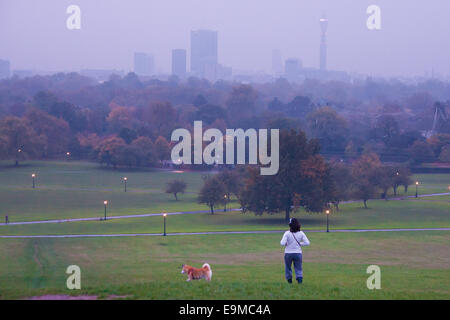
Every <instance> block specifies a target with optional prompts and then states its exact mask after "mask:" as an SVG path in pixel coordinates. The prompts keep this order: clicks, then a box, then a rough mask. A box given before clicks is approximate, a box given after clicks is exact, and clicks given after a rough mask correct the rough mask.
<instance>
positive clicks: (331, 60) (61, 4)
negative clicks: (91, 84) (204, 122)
mask: <svg viewBox="0 0 450 320" xmlns="http://www.w3.org/2000/svg"><path fill="white" fill-rule="evenodd" d="M377 2H378V3H377V4H378V5H379V6H380V7H381V10H382V11H381V12H382V21H383V27H382V29H381V30H378V31H370V30H368V29H367V27H366V20H367V18H368V15H367V13H366V9H367V6H368V5H370V4H372V2H371V1H366V0H362V1H360V2H358V3H357V4H355V3H354V2H351V1H349V0H342V1H339V3H337V2H336V1H330V0H322V1H317V2H311V1H293V0H286V2H285V3H284V4H283V6H277V5H276V4H274V3H273V2H269V1H259V2H258V3H257V4H258V5H257V6H256V7H255V5H256V2H255V1H249V2H245V3H240V2H239V3H238V1H234V0H231V1H227V2H223V1H215V2H207V1H205V0H193V1H192V2H189V3H184V2H182V1H175V2H174V3H171V4H166V3H164V2H161V1H138V0H134V1H132V2H131V3H130V2H129V3H125V2H123V1H117V0H115V1H107V2H106V1H103V0H99V1H96V2H95V3H94V2H89V1H86V0H79V1H78V2H77V4H78V5H79V6H80V8H81V10H82V24H81V29H80V30H67V28H66V25H65V22H66V19H67V17H68V15H67V14H66V8H67V6H68V5H69V4H71V3H70V1H66V0H63V1H54V0H42V1H39V3H32V2H31V3H30V2H29V1H24V0H17V1H14V2H12V1H9V2H7V1H0V43H2V46H0V59H3V60H9V61H10V62H11V69H12V70H14V69H15V70H18V69H19V70H38V71H40V70H48V71H78V70H83V69H115V70H124V71H125V72H127V71H132V70H133V57H132V56H133V53H134V52H151V53H153V55H154V58H155V64H156V65H157V69H156V70H155V72H156V73H165V74H169V73H170V72H171V50H172V49H174V48H183V49H185V50H186V51H187V53H188V54H189V52H190V37H189V33H190V32H191V31H192V30H199V29H209V30H216V31H217V32H218V33H219V34H220V45H219V48H218V59H219V62H220V63H222V64H224V65H226V66H230V67H233V70H237V71H238V72H242V71H247V72H255V73H257V72H265V73H267V74H270V73H271V72H272V70H271V69H272V63H271V60H272V51H273V50H279V51H280V52H281V54H282V55H283V57H284V60H283V61H285V60H286V59H287V58H297V59H299V60H302V62H303V65H304V66H305V67H308V68H317V69H318V68H319V67H320V65H319V61H318V57H319V55H320V53H319V51H320V33H321V30H320V25H319V23H318V22H317V21H318V19H320V17H321V16H322V14H323V13H324V12H325V13H326V16H327V19H328V20H329V21H330V25H329V30H328V42H327V51H328V57H327V66H328V69H329V70H342V71H346V72H350V73H361V74H367V75H381V76H388V77H389V76H397V75H398V76H405V77H411V76H422V75H424V74H425V73H426V72H428V73H431V71H432V70H434V71H435V73H436V74H441V75H445V76H448V75H450V61H449V60H448V59H447V57H448V55H449V54H450V47H449V46H448V45H447V44H446V42H445V41H444V42H443V41H442V39H445V33H446V30H448V29H449V26H450V21H449V20H448V19H447V18H446V16H445V12H446V9H450V4H435V3H432V4H429V5H427V6H426V7H423V6H422V5H421V0H417V1H415V2H414V3H411V1H406V0H399V1H397V2H396V3H395V4H394V3H391V1H386V0H379V1H377ZM174 8H176V10H174ZM199 9H201V10H199ZM178 12H180V13H189V14H180V13H178ZM431 17H432V19H431ZM425 22H426V23H425ZM8 30H14V33H12V32H8ZM162 30H164V32H162ZM28 52H33V59H30V58H29V57H27V53H28ZM189 64H190V58H189V57H187V69H188V70H189V69H190V67H189Z"/></svg>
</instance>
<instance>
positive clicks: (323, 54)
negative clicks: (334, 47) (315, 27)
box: [319, 15, 328, 70]
mask: <svg viewBox="0 0 450 320" xmlns="http://www.w3.org/2000/svg"><path fill="white" fill-rule="evenodd" d="M319 21H320V29H322V36H321V41H320V70H327V29H328V19H327V18H326V17H325V15H323V16H322V18H320V20H319Z"/></svg>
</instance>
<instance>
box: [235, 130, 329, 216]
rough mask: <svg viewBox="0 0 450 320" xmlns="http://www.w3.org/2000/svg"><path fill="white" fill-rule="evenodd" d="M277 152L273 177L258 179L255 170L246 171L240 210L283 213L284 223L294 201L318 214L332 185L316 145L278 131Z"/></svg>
mask: <svg viewBox="0 0 450 320" xmlns="http://www.w3.org/2000/svg"><path fill="white" fill-rule="evenodd" d="M279 152H280V158H279V159H280V168H279V171H278V173H277V174H276V175H273V176H262V175H260V174H259V169H257V168H249V169H248V170H249V174H248V177H247V178H246V180H245V186H244V188H243V191H242V193H241V199H240V201H241V206H242V208H243V210H244V211H253V212H255V214H263V213H264V212H267V213H275V212H279V211H284V212H285V219H286V220H287V221H288V220H289V218H290V213H291V210H292V206H293V205H294V200H296V201H298V202H299V205H300V206H302V207H303V208H304V209H305V210H307V211H311V212H320V211H322V210H323V209H324V208H325V207H326V206H327V205H328V203H329V202H330V201H331V200H332V188H333V184H332V183H331V177H330V170H329V167H328V166H327V164H326V163H325V160H324V159H323V158H322V157H321V156H320V155H319V154H318V153H319V145H318V144H317V141H316V140H308V139H307V138H306V136H305V134H304V133H303V132H301V131H300V132H296V131H294V130H291V131H282V132H281V133H280V151H279Z"/></svg>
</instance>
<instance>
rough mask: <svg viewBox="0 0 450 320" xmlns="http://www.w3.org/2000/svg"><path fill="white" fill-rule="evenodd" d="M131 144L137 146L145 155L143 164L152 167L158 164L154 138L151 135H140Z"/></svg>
mask: <svg viewBox="0 0 450 320" xmlns="http://www.w3.org/2000/svg"><path fill="white" fill-rule="evenodd" d="M131 145H133V146H136V147H137V148H139V149H140V150H141V152H142V155H143V159H142V161H141V163H142V165H143V166H146V167H151V166H154V165H155V164H156V162H157V161H158V158H157V154H156V151H155V146H154V144H153V142H152V139H150V138H149V137H138V138H136V139H135V140H133V142H131Z"/></svg>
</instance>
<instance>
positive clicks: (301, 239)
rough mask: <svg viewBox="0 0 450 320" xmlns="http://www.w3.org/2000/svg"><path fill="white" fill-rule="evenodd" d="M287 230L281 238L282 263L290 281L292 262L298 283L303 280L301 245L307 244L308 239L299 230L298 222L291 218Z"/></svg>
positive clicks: (290, 281)
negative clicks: (282, 249)
mask: <svg viewBox="0 0 450 320" xmlns="http://www.w3.org/2000/svg"><path fill="white" fill-rule="evenodd" d="M289 228H290V230H289V231H286V232H285V233H284V235H283V238H282V239H281V245H282V246H285V249H284V264H285V275H286V280H287V281H288V282H289V283H292V262H293V263H294V269H295V277H296V279H297V282H298V283H302V282H303V271H302V247H303V246H309V240H308V238H307V237H306V235H305V233H304V232H303V231H300V222H298V220H297V219H295V218H292V219H291V221H290V222H289Z"/></svg>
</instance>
